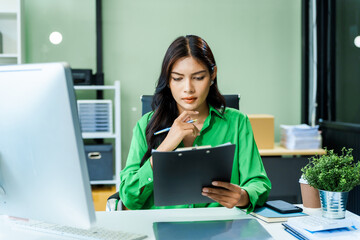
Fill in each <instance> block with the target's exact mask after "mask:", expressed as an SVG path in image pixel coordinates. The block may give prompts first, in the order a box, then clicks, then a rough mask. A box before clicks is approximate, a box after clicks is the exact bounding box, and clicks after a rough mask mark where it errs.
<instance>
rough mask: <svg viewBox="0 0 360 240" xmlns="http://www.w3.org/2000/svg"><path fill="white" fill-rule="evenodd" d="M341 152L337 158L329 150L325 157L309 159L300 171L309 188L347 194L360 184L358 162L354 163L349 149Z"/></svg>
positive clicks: (359, 165) (359, 164) (359, 166)
mask: <svg viewBox="0 0 360 240" xmlns="http://www.w3.org/2000/svg"><path fill="white" fill-rule="evenodd" d="M341 152H342V155H340V156H339V155H337V154H336V153H334V150H329V151H326V154H325V155H322V156H315V157H312V158H310V161H309V163H308V164H307V165H306V166H305V167H303V168H302V169H301V171H302V172H303V176H304V178H305V180H306V181H307V182H308V184H309V185H310V186H312V187H314V188H317V189H320V190H325V191H331V192H348V191H350V190H351V189H353V188H354V187H355V186H357V185H359V184H360V162H358V163H355V162H354V158H353V156H352V149H351V148H349V149H346V148H345V147H344V148H343V149H342V150H341Z"/></svg>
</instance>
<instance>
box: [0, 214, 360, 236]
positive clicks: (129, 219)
mask: <svg viewBox="0 0 360 240" xmlns="http://www.w3.org/2000/svg"><path fill="white" fill-rule="evenodd" d="M304 211H305V212H308V213H310V214H313V213H314V212H311V211H310V212H309V211H307V209H304ZM315 211H317V212H318V213H319V211H321V210H320V209H318V210H315ZM346 214H347V215H346V216H347V217H355V218H358V219H360V217H359V216H357V215H355V214H353V213H351V212H347V213H346ZM0 217H1V216H0ZM96 217H97V223H96V225H97V226H101V227H105V228H108V229H112V230H121V231H128V232H137V233H143V234H146V235H148V238H147V239H155V237H154V233H153V228H152V226H153V223H154V222H161V221H196V220H199V221H200V220H227V219H241V218H253V217H252V216H251V215H246V214H245V213H244V212H243V211H241V210H239V209H237V208H233V209H227V208H188V209H166V210H136V211H118V212H96ZM2 221H5V220H4V218H0V239H28V240H33V239H37V240H39V239H63V240H64V239H67V238H64V237H60V236H59V237H57V236H54V235H49V234H45V233H40V232H30V231H22V230H17V231H16V230H15V229H11V228H9V227H7V226H6V225H7V224H3V223H2ZM258 221H259V222H260V224H261V225H262V226H264V227H265V229H266V230H267V231H268V232H269V233H270V234H271V235H272V236H273V238H274V239H280V240H281V239H290V240H291V239H296V238H294V237H293V236H292V235H290V234H289V233H287V232H286V231H284V230H283V226H282V225H281V223H265V222H263V221H261V220H258Z"/></svg>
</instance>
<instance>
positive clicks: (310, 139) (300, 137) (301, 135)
mask: <svg viewBox="0 0 360 240" xmlns="http://www.w3.org/2000/svg"><path fill="white" fill-rule="evenodd" d="M280 129H281V142H280V143H281V145H282V146H284V147H285V148H287V149H318V148H321V135H320V132H319V126H315V127H310V126H309V125H306V124H300V125H280Z"/></svg>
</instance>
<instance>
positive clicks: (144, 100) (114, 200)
mask: <svg viewBox="0 0 360 240" xmlns="http://www.w3.org/2000/svg"><path fill="white" fill-rule="evenodd" d="M223 96H224V98H225V103H226V106H227V107H231V108H235V109H240V107H239V102H240V94H225V95H223ZM152 99H153V95H141V97H140V100H141V104H142V111H141V113H142V115H144V114H145V113H148V112H150V111H152V108H151V103H152ZM119 202H120V196H119V192H116V193H114V194H113V195H111V196H110V197H109V198H108V199H107V203H106V211H118V210H121V208H120V209H118V203H119Z"/></svg>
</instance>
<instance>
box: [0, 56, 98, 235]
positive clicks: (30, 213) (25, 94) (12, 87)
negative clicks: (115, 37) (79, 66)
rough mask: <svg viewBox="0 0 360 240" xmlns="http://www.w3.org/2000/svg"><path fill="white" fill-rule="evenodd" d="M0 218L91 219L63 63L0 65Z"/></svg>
mask: <svg viewBox="0 0 360 240" xmlns="http://www.w3.org/2000/svg"><path fill="white" fill-rule="evenodd" d="M0 214H4V215H10V216H15V217H21V218H29V219H35V220H40V221H46V222H52V223H58V224H64V225H71V226H74V227H81V228H89V227H90V225H91V223H93V222H94V221H95V211H94V205H93V202H92V197H91V186H90V182H89V176H88V171H87V166H86V159H85V153H84V147H83V141H82V138H81V130H80V124H79V120H78V114H77V108H76V99H75V93H74V88H73V81H72V77H71V71H70V67H69V66H68V65H67V64H65V63H45V64H24V65H12V66H0Z"/></svg>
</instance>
